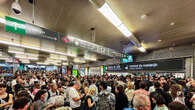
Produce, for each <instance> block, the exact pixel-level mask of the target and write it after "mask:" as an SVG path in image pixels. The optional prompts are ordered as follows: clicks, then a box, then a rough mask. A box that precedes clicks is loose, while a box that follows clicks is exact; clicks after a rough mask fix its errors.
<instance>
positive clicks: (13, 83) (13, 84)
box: [12, 79, 17, 87]
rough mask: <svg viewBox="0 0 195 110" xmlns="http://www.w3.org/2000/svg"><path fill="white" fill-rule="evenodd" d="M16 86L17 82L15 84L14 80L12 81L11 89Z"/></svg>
mask: <svg viewBox="0 0 195 110" xmlns="http://www.w3.org/2000/svg"><path fill="white" fill-rule="evenodd" d="M16 84H17V82H16V80H15V79H14V80H13V81H12V87H14V86H15V85H16Z"/></svg>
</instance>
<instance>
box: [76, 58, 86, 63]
mask: <svg viewBox="0 0 195 110" xmlns="http://www.w3.org/2000/svg"><path fill="white" fill-rule="evenodd" d="M73 61H74V62H75V63H86V61H85V60H84V59H83V58H74V60H73Z"/></svg>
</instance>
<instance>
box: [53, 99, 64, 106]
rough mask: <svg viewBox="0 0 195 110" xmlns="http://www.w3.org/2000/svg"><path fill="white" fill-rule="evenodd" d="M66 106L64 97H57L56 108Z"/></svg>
mask: <svg viewBox="0 0 195 110" xmlns="http://www.w3.org/2000/svg"><path fill="white" fill-rule="evenodd" d="M62 106H64V97H63V96H55V107H62Z"/></svg>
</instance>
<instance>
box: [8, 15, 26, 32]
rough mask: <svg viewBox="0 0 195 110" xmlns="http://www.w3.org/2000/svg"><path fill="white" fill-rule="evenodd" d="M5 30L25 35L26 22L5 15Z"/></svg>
mask: <svg viewBox="0 0 195 110" xmlns="http://www.w3.org/2000/svg"><path fill="white" fill-rule="evenodd" d="M5 19H6V24H5V31H7V32H13V33H16V34H21V35H26V22H24V21H21V20H17V19H15V18H11V17H8V16H6V17H5Z"/></svg>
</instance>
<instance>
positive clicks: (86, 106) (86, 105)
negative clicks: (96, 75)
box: [83, 96, 95, 110]
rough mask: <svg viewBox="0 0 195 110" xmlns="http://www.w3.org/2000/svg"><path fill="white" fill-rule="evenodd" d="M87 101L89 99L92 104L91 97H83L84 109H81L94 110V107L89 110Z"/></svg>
mask: <svg viewBox="0 0 195 110" xmlns="http://www.w3.org/2000/svg"><path fill="white" fill-rule="evenodd" d="M88 99H91V103H93V99H92V97H91V96H86V97H85V100H84V107H83V109H84V110H94V107H95V106H93V107H91V108H89V106H88V101H87V100H88Z"/></svg>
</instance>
